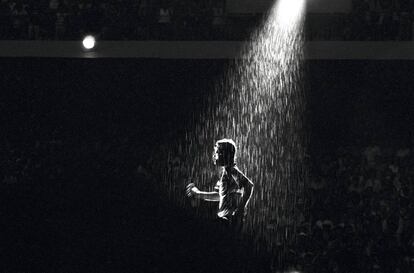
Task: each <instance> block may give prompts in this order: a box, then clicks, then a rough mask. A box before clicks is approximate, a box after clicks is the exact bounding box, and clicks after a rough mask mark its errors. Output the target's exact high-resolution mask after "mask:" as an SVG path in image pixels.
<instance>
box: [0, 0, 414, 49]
mask: <svg viewBox="0 0 414 273" xmlns="http://www.w3.org/2000/svg"><path fill="white" fill-rule="evenodd" d="M260 18H261V15H260V14H243V15H240V14H239V15H237V14H231V13H229V12H228V11H227V10H226V2H225V0H197V1H190V0H105V1H93V0H78V1H68V0H42V1H30V0H1V2H0V39H3V40H8V39H11V40H79V39H80V38H81V37H82V36H83V35H85V34H88V33H91V34H95V35H96V36H97V37H98V38H99V39H101V40H165V39H170V40H174V39H176V40H243V39H246V38H247V37H248V35H249V33H248V32H249V31H250V30H251V29H252V28H253V27H254V26H255V25H257V24H258V23H259V20H260ZM413 32H414V3H413V1H411V0H364V1H353V3H352V11H351V12H350V13H341V14H336V13H326V14H319V13H318V14H312V13H310V14H308V19H307V32H306V33H307V39H308V40H380V41H382V40H412V39H413V35H414V34H413Z"/></svg>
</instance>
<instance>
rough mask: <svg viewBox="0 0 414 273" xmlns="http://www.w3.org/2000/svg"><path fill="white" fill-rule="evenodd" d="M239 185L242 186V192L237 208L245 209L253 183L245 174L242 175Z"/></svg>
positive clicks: (250, 195) (251, 192)
mask: <svg viewBox="0 0 414 273" xmlns="http://www.w3.org/2000/svg"><path fill="white" fill-rule="evenodd" d="M241 185H242V187H243V194H242V200H241V202H240V205H239V208H241V209H245V208H246V207H247V205H248V204H249V201H250V198H251V197H252V194H253V188H254V184H253V182H252V181H250V180H249V179H248V178H247V177H246V176H244V175H242V179H241Z"/></svg>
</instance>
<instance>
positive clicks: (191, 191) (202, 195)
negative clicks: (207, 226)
mask: <svg viewBox="0 0 414 273" xmlns="http://www.w3.org/2000/svg"><path fill="white" fill-rule="evenodd" d="M187 195H188V196H190V197H195V198H196V199H202V200H204V201H212V202H218V201H220V195H219V193H218V192H216V191H212V192H206V191H200V190H199V189H198V188H197V187H196V186H195V185H194V183H190V184H188V186H187Z"/></svg>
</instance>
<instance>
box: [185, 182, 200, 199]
mask: <svg viewBox="0 0 414 273" xmlns="http://www.w3.org/2000/svg"><path fill="white" fill-rule="evenodd" d="M197 191H199V189H198V188H197V187H196V186H195V184H194V183H190V184H188V185H187V188H186V194H187V196H188V197H194V196H195V195H196V192H197Z"/></svg>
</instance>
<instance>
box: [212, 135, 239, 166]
mask: <svg viewBox="0 0 414 273" xmlns="http://www.w3.org/2000/svg"><path fill="white" fill-rule="evenodd" d="M235 161H236V143H234V141H233V140H232V139H227V138H224V139H221V140H219V141H217V142H216V145H215V146H214V153H213V162H214V165H217V166H231V165H234V163H235Z"/></svg>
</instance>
